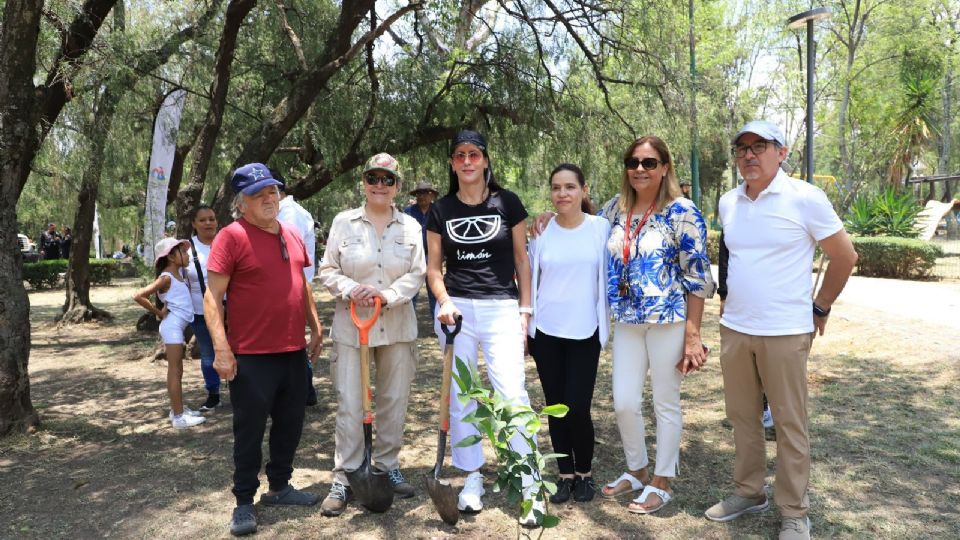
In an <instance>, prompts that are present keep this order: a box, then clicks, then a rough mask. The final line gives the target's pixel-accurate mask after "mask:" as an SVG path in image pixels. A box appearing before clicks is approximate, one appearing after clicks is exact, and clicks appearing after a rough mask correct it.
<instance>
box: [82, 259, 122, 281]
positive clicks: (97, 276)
mask: <svg viewBox="0 0 960 540" xmlns="http://www.w3.org/2000/svg"><path fill="white" fill-rule="evenodd" d="M119 263H120V261H117V260H114V259H90V274H89V276H88V277H89V278H90V285H109V284H110V280H112V279H113V274H114V272H116V271H117V270H118V269H119V268H120V266H119Z"/></svg>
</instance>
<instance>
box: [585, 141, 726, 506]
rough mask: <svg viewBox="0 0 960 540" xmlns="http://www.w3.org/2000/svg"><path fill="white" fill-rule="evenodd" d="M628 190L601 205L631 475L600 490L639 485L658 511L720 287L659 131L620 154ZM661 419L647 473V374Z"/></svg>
mask: <svg viewBox="0 0 960 540" xmlns="http://www.w3.org/2000/svg"><path fill="white" fill-rule="evenodd" d="M623 163H624V172H623V182H622V186H621V193H620V194H619V195H617V196H616V197H614V198H613V199H611V200H610V201H609V202H607V204H605V205H604V206H603V209H602V210H601V211H600V215H602V216H603V217H605V218H607V219H608V220H609V221H610V225H611V230H610V237H609V240H608V241H607V254H608V257H607V290H606V293H607V297H608V299H609V301H610V309H611V312H612V315H613V321H614V323H615V326H614V329H615V330H614V337H613V403H614V409H615V411H616V414H617V425H618V427H619V428H620V437H621V439H622V441H623V446H624V453H625V454H626V461H627V469H628V472H626V473H624V474H623V475H621V476H620V477H619V478H618V479H616V480H614V481H613V482H611V483H609V484H607V485H606V486H605V487H604V488H603V489H602V490H601V493H602V494H603V495H604V496H606V497H615V496H617V495H620V494H623V493H631V492H635V491H639V490H641V489H642V492H641V493H640V495H639V496H638V497H636V498H635V499H634V500H633V502H631V503H630V505H629V506H628V508H627V509H628V510H629V511H631V512H634V513H638V514H649V513H653V512H656V511H658V510H660V509H661V508H663V507H664V505H666V504H667V503H668V502H669V501H670V499H671V497H672V491H671V490H670V479H671V478H674V477H675V476H676V474H677V471H678V470H679V459H680V433H681V429H682V418H681V414H680V382H681V381H682V380H683V376H684V375H685V374H686V373H688V372H690V371H694V370H697V369H699V368H700V367H701V366H702V365H703V363H704V362H706V352H705V349H704V347H703V344H702V343H701V341H700V320H701V317H702V315H703V302H704V299H706V298H710V297H711V296H713V293H714V289H715V285H714V282H713V277H712V276H711V274H710V261H709V259H708V258H707V252H706V251H707V228H706V224H705V223H704V220H703V216H702V215H701V214H700V210H698V209H697V207H696V206H694V204H693V202H691V201H690V200H689V199H686V198H684V197H683V195H682V193H681V191H680V186H679V183H678V181H677V176H676V172H675V170H674V162H673V158H672V157H671V155H670V150H669V149H668V148H667V145H666V143H665V142H663V140H661V139H660V138H659V137H655V136H646V137H642V138H640V139H637V140H636V141H634V142H633V143H632V144H631V145H630V147H629V148H627V151H626V152H624V155H623ZM648 371H649V372H650V382H651V387H652V388H653V408H654V411H655V413H656V419H657V455H656V468H655V469H654V472H653V475H652V476H651V475H650V473H649V471H648V470H647V465H648V463H649V459H648V457H647V450H646V442H645V440H644V419H643V413H642V404H643V386H644V381H645V379H646V375H647V372H648Z"/></svg>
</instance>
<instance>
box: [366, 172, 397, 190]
mask: <svg viewBox="0 0 960 540" xmlns="http://www.w3.org/2000/svg"><path fill="white" fill-rule="evenodd" d="M363 178H364V180H366V182H367V185H368V186H375V185H377V184H383V185H385V186H387V187H393V186H394V185H395V184H396V183H397V179H396V178H394V177H393V176H390V175H389V174H388V175H385V176H377V175H376V174H373V173H367V174H366V175H364V177H363Z"/></svg>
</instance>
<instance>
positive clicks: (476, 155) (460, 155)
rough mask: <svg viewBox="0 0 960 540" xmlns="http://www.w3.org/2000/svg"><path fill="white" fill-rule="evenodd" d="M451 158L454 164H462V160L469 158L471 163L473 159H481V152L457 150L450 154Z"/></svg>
mask: <svg viewBox="0 0 960 540" xmlns="http://www.w3.org/2000/svg"><path fill="white" fill-rule="evenodd" d="M450 157H451V158H452V159H453V162H454V163H456V164H462V163H463V162H465V161H467V160H468V159H469V160H470V162H471V163H473V162H474V161H480V160H481V159H483V153H481V152H474V151H470V152H457V153H455V154H453V155H452V156H450Z"/></svg>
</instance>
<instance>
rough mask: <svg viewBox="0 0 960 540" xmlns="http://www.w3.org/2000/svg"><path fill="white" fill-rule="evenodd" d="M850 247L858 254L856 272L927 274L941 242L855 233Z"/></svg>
mask: <svg viewBox="0 0 960 540" xmlns="http://www.w3.org/2000/svg"><path fill="white" fill-rule="evenodd" d="M853 247H854V248H855V249H856V250H857V254H858V255H859V256H860V257H859V259H857V274H858V275H861V276H867V277H886V278H896V279H922V278H926V277H929V276H930V271H931V270H932V269H933V267H934V265H935V264H936V262H937V258H938V257H942V256H943V249H941V248H940V246H938V245H936V244H931V243H930V242H925V241H923V240H916V239H912V238H894V237H888V236H870V237H854V238H853Z"/></svg>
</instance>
